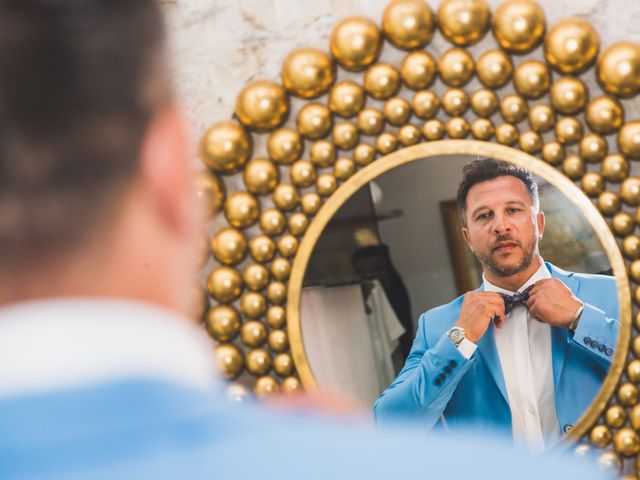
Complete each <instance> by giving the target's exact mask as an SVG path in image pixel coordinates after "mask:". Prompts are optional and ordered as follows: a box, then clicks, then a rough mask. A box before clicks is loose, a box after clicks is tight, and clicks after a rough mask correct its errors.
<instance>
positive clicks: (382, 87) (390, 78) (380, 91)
mask: <svg viewBox="0 0 640 480" xmlns="http://www.w3.org/2000/svg"><path fill="white" fill-rule="evenodd" d="M364 89H365V90H366V91H367V93H368V94H369V95H371V96H372V97H373V98H375V99H376V100H385V99H387V98H389V97H393V96H394V95H395V94H396V93H398V90H399V89H400V72H399V71H398V69H397V68H396V67H394V66H393V65H390V64H388V63H376V64H375V65H372V66H370V67H369V68H368V69H367V71H366V72H365V74H364Z"/></svg>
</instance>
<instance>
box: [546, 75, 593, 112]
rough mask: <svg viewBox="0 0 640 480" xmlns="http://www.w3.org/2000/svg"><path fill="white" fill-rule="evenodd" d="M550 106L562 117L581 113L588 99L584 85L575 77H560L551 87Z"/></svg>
mask: <svg viewBox="0 0 640 480" xmlns="http://www.w3.org/2000/svg"><path fill="white" fill-rule="evenodd" d="M549 96H550V98H551V104H552V105H553V107H554V108H555V109H556V110H558V111H559V112H560V113H562V114H564V115H574V114H576V113H578V112H579V111H581V110H582V109H583V108H584V107H585V105H586V103H587V100H588V99H589V92H588V90H587V87H586V86H585V84H584V83H583V82H582V80H580V79H579V78H576V77H562V78H560V79H559V80H557V81H556V82H555V83H554V84H553V85H552V86H551V92H550V95H549Z"/></svg>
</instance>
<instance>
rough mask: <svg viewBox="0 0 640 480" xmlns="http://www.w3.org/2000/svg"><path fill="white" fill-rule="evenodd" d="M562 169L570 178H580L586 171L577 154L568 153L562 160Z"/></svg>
mask: <svg viewBox="0 0 640 480" xmlns="http://www.w3.org/2000/svg"><path fill="white" fill-rule="evenodd" d="M562 171H563V172H564V174H565V175H566V176H567V177H569V178H570V179H571V180H580V179H581V178H582V177H583V175H584V174H585V173H586V172H587V166H586V165H585V163H584V160H582V158H580V157H579V156H578V155H569V156H568V157H567V158H565V159H564V160H563V161H562Z"/></svg>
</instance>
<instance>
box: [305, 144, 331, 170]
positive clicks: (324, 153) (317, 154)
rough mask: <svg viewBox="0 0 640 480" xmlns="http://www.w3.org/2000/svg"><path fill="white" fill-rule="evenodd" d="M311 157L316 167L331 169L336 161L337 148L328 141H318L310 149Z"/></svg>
mask: <svg viewBox="0 0 640 480" xmlns="http://www.w3.org/2000/svg"><path fill="white" fill-rule="evenodd" d="M309 156H310V157H311V161H312V162H313V163H314V165H317V166H318V167H320V168H324V167H330V166H331V165H333V163H334V162H335V161H336V147H334V145H333V143H331V142H330V141H328V140H318V141H317V142H314V143H313V144H312V145H311V147H310V148H309Z"/></svg>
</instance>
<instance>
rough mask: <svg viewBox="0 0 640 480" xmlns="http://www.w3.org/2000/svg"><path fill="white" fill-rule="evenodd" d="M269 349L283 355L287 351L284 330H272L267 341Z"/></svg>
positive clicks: (287, 344) (287, 341)
mask: <svg viewBox="0 0 640 480" xmlns="http://www.w3.org/2000/svg"><path fill="white" fill-rule="evenodd" d="M267 344H268V345H269V348H270V349H271V350H273V351H274V352H276V353H284V352H286V351H287V350H288V349H289V337H288V336H287V333H286V332H285V331H284V330H272V331H271V332H269V338H268V340H267Z"/></svg>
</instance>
